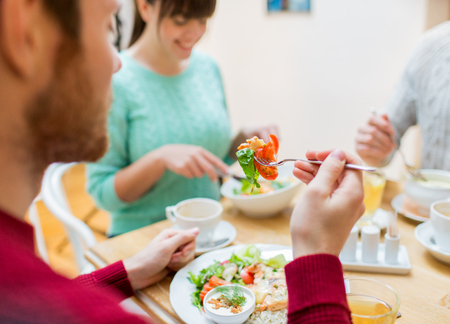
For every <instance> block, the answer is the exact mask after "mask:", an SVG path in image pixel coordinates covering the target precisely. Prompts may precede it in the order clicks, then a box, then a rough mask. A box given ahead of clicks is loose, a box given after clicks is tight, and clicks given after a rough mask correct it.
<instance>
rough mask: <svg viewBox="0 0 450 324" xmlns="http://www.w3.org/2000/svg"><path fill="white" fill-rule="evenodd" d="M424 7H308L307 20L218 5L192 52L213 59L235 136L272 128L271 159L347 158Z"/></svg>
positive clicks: (256, 4) (261, 2) (402, 59)
mask: <svg viewBox="0 0 450 324" xmlns="http://www.w3.org/2000/svg"><path fill="white" fill-rule="evenodd" d="M426 10H427V1H426V0H364V1H361V0H339V1H337V0H312V11H311V13H306V14H305V13H277V14H268V13H267V12H266V0H218V8H217V12H216V14H215V16H214V18H213V20H212V21H211V24H210V28H209V31H208V34H207V35H206V36H205V38H204V39H203V40H202V42H201V44H200V45H199V48H200V49H202V50H203V51H206V52H208V53H210V54H211V55H212V56H214V57H215V58H216V59H217V61H218V62H219V65H220V67H221V70H222V73H223V78H224V82H225V87H226V93H227V97H228V105H229V110H230V114H231V118H232V122H233V125H234V127H235V128H236V129H237V128H238V127H240V126H241V125H243V124H244V123H246V122H248V121H255V120H256V121H260V122H268V121H274V122H276V123H277V124H278V125H279V127H280V132H281V138H282V143H281V149H280V157H283V156H285V157H287V156H290V157H302V156H304V153H305V151H306V150H307V149H326V148H342V149H345V150H350V151H354V136H355V134H356V131H357V128H358V126H359V125H361V124H363V123H364V122H365V121H366V119H367V118H368V117H369V112H368V110H369V107H370V106H375V107H378V108H380V107H382V105H383V103H384V102H385V101H386V99H387V98H388V96H389V94H390V92H391V90H392V89H393V87H394V85H395V83H396V82H397V79H398V78H399V76H400V73H401V71H402V69H403V67H404V65H405V64H406V61H407V59H408V57H409V55H410V53H411V51H412V49H413V48H414V46H415V44H416V43H417V41H418V39H419V38H420V36H421V35H422V33H423V31H424V29H425V23H426V21H425V20H426ZM409 146H411V143H410V145H409ZM412 146H414V144H413V145H412ZM404 150H406V151H407V154H408V156H409V157H411V158H413V157H414V156H415V155H414V154H413V152H411V151H412V150H411V148H410V147H409V148H408V147H405V148H404ZM396 172H397V169H396V168H395V172H389V171H388V173H390V174H391V175H392V176H393V177H395V174H396Z"/></svg>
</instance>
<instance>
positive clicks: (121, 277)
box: [74, 261, 134, 299]
mask: <svg viewBox="0 0 450 324" xmlns="http://www.w3.org/2000/svg"><path fill="white" fill-rule="evenodd" d="M74 281H75V282H77V283H79V284H81V285H83V286H85V287H90V286H97V287H103V288H106V287H108V288H113V289H115V290H117V291H119V292H120V293H121V295H122V296H123V298H124V299H125V298H128V297H131V296H134V291H133V288H132V287H131V284H130V281H129V280H128V275H127V271H126V270H125V267H124V265H123V262H122V261H118V262H116V263H113V264H111V265H109V266H107V267H104V268H102V269H99V270H96V271H94V272H91V273H89V274H85V275H81V276H78V277H77V278H75V279H74Z"/></svg>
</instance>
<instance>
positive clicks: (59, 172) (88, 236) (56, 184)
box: [41, 163, 97, 273]
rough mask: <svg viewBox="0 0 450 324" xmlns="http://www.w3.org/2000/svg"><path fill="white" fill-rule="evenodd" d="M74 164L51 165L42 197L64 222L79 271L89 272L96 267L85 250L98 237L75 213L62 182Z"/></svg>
mask: <svg viewBox="0 0 450 324" xmlns="http://www.w3.org/2000/svg"><path fill="white" fill-rule="evenodd" d="M74 165H76V163H70V164H62V163H54V164H52V165H50V166H49V167H48V169H47V171H46V172H45V175H44V180H43V182H42V189H41V198H42V201H43V202H44V204H45V205H46V207H47V208H48V210H49V211H50V212H51V213H52V214H53V215H54V216H55V217H56V218H57V219H58V220H59V221H60V222H61V223H62V224H63V226H64V228H65V230H66V233H67V236H68V239H69V241H70V243H71V244H72V248H73V252H74V255H75V261H76V264H77V268H78V271H79V273H87V272H89V271H90V270H94V267H93V266H92V264H90V263H89V262H88V261H87V260H86V258H85V257H84V251H85V250H86V249H89V248H91V247H92V246H94V245H95V244H97V239H96V238H95V236H94V233H93V232H92V230H91V229H90V228H89V226H87V225H86V224H85V223H84V222H83V221H82V220H80V219H79V218H77V217H75V216H74V215H73V213H72V211H71V209H70V206H69V203H68V200H67V196H66V192H65V190H64V186H63V183H62V176H63V175H64V173H65V172H66V171H67V170H68V169H70V168H71V167H73V166H74Z"/></svg>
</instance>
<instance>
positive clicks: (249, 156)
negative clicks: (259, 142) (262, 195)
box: [236, 148, 260, 188]
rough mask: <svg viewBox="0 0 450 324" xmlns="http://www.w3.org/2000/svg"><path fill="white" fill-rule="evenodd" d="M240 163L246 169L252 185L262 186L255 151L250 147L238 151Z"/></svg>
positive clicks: (245, 171)
mask: <svg viewBox="0 0 450 324" xmlns="http://www.w3.org/2000/svg"><path fill="white" fill-rule="evenodd" d="M236 156H237V158H238V161H239V164H240V166H241V168H242V170H244V173H245V176H246V177H247V180H248V182H249V183H250V184H251V185H252V187H254V186H256V188H260V185H259V183H258V178H259V172H258V170H256V167H255V163H254V162H253V161H254V159H255V152H254V151H253V150H250V149H249V148H245V149H242V150H239V151H237V152H236Z"/></svg>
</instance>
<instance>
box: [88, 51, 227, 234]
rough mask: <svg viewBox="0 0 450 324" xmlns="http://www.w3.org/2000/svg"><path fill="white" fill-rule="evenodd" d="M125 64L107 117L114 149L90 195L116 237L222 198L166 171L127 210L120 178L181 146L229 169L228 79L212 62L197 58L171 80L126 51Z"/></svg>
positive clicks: (97, 171) (95, 169)
mask: <svg viewBox="0 0 450 324" xmlns="http://www.w3.org/2000/svg"><path fill="white" fill-rule="evenodd" d="M120 58H121V60H122V69H121V70H120V71H119V72H118V73H117V74H116V75H115V76H114V77H113V93H114V102H113V105H112V108H111V111H110V114H109V117H108V132H109V140H110V143H109V149H108V152H107V153H106V155H105V156H104V157H103V158H102V159H101V160H100V161H98V162H97V163H92V164H89V165H88V168H87V177H88V182H87V189H88V191H89V193H90V194H91V195H92V197H93V198H94V200H95V202H96V204H97V205H98V207H100V208H102V209H105V210H107V211H109V212H110V214H111V220H112V222H111V228H110V230H109V232H110V234H111V235H118V234H122V233H125V232H129V231H131V230H134V229H137V228H140V227H143V226H146V225H150V224H153V223H155V222H158V221H161V220H163V219H165V217H166V216H165V208H166V207H167V206H172V205H175V204H177V203H178V202H180V201H181V200H184V199H189V198H195V197H206V198H212V199H219V198H220V192H219V185H218V184H217V183H213V182H211V181H210V180H209V178H208V177H207V176H204V177H203V178H194V179H187V178H184V177H183V176H180V175H176V174H175V173H173V172H171V171H169V170H166V172H165V173H164V175H163V176H162V178H161V179H160V180H159V181H158V182H157V183H156V184H155V185H154V186H153V187H152V188H151V189H150V190H149V191H148V192H147V193H146V194H145V195H144V196H143V197H142V198H140V199H139V200H137V201H135V202H133V203H125V202H123V201H121V200H120V199H119V198H118V197H117V194H116V191H115V188H114V177H115V174H116V172H117V171H119V170H120V169H122V168H124V167H126V166H128V165H130V164H132V163H134V162H135V161H137V160H138V159H140V158H141V157H143V156H144V155H145V154H147V153H148V152H150V151H152V150H155V149H157V148H159V147H161V146H163V145H165V144H175V143H177V144H191V145H198V146H202V147H203V148H205V149H207V150H208V151H210V152H212V153H213V154H215V155H216V156H218V157H220V158H221V159H223V160H224V161H226V160H227V154H228V151H229V148H230V144H231V127H230V121H229V116H228V112H227V108H226V102H225V95H224V90H223V85H222V78H221V76H220V71H219V69H218V67H217V64H216V63H215V62H214V60H213V59H212V58H210V57H209V56H207V55H205V54H203V53H199V52H195V51H194V52H193V54H192V56H191V59H190V64H189V67H188V68H187V69H186V70H185V71H183V72H182V73H181V74H179V75H177V76H173V77H166V76H161V75H159V74H156V73H154V72H152V71H150V70H148V69H146V68H145V67H143V66H142V65H140V64H139V63H138V62H136V61H135V60H134V59H133V58H131V57H130V56H129V55H128V54H127V53H126V51H125V52H123V53H121V54H120ZM226 162H229V161H226ZM143 176H145V175H143Z"/></svg>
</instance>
